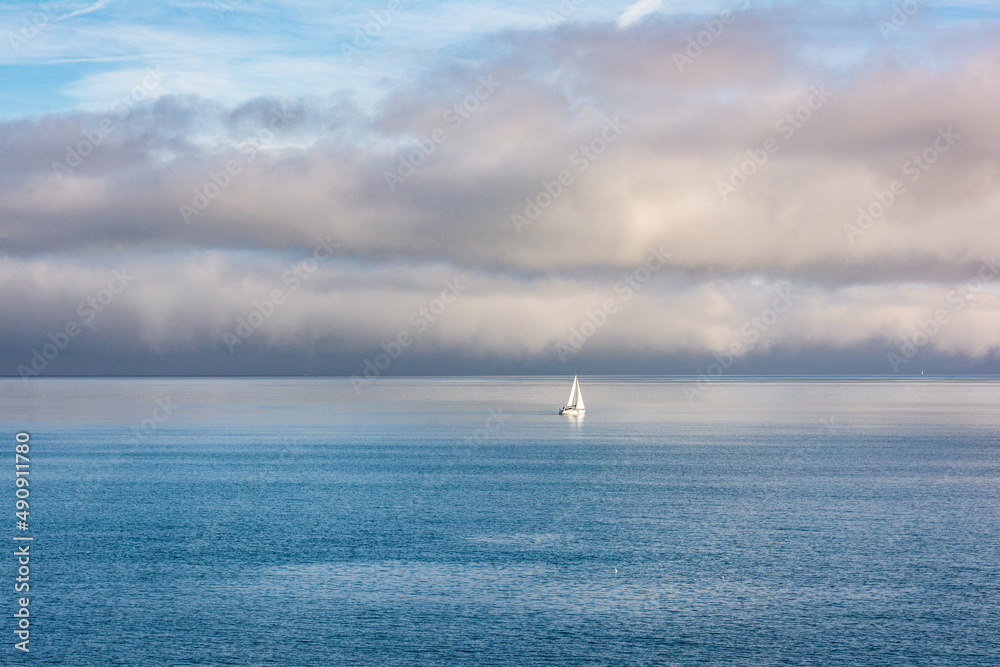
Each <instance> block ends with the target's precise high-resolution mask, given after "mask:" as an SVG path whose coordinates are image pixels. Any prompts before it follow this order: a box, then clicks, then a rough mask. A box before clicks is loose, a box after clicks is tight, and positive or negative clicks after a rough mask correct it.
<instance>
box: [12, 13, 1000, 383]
mask: <svg viewBox="0 0 1000 667" xmlns="http://www.w3.org/2000/svg"><path fill="white" fill-rule="evenodd" d="M330 5H332V6H330ZM998 73H1000V7H997V5H996V4H995V3H993V2H975V1H969V2H950V1H943V2H919V1H918V0H904V1H897V2H885V1H881V0H880V1H875V0H872V1H869V2H844V1H827V2H796V1H784V2H779V1H772V2H764V1H761V2H754V1H752V0H726V1H722V2H713V1H701V0H684V1H677V2H671V1H669V0H662V1H658V0H638V1H637V2H601V3H598V2H594V1H588V0H560V1H556V0H552V1H550V2H545V1H543V2H519V1H514V2H510V1H507V2H503V3H500V2H493V1H491V0H488V1H486V2H479V3H475V4H472V3H458V2H445V1H440V2H435V1H432V0H426V1H420V0H410V1H405V2H404V1H402V0H386V1H384V2H383V1H378V2H338V3H322V2H308V1H303V2H281V3H274V2H251V1H249V0H246V1H243V0H179V1H166V2H155V3H154V2H139V1H127V0H126V1H115V0H96V1H81V2H71V1H56V2H50V3H29V2H23V3H22V2H8V3H4V4H2V5H0V374H3V375H10V376H21V377H27V378H32V377H44V376H60V375H81V374H82V375H215V374H219V375H343V376H354V377H355V381H356V386H358V387H359V388H360V387H363V386H366V383H368V382H371V381H374V380H375V379H376V378H378V377H381V376H388V375H414V374H416V375H433V374H507V373H513V374H535V373H545V374H551V373H556V374H574V373H580V374H587V373H602V374H635V373H641V374H653V375H659V374H677V375H696V376H697V375H702V376H704V377H706V378H711V377H715V376H718V375H723V374H727V375H732V374H774V375H796V374H873V375H897V374H898V375H901V376H902V375H914V374H918V375H919V374H920V373H921V372H926V373H928V374H940V373H950V374H965V373H997V372H1000V363H998V361H1000V358H998V352H1000V257H998V251H1000V227H998V224H997V223H998V221H1000V169H998V167H1000V115H998V114H997V109H998V108H1000V87H998V86H997V83H996V82H997V78H998V77H997V75H998Z"/></svg>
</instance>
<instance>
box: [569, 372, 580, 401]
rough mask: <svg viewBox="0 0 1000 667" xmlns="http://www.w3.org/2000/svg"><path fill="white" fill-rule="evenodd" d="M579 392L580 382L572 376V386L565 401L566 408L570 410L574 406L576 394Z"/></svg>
mask: <svg viewBox="0 0 1000 667" xmlns="http://www.w3.org/2000/svg"><path fill="white" fill-rule="evenodd" d="M578 391H580V382H579V381H578V380H577V378H576V376H575V375H574V376H573V386H572V387H570V388H569V398H568V399H566V407H568V408H571V407H573V406H574V405H576V393H577V392H578Z"/></svg>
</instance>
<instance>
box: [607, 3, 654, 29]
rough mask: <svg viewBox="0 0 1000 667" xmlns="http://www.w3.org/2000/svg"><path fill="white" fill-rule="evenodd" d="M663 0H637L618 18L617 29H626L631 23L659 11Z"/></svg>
mask: <svg viewBox="0 0 1000 667" xmlns="http://www.w3.org/2000/svg"><path fill="white" fill-rule="evenodd" d="M662 6H663V0H637V1H636V2H634V3H632V4H631V5H629V6H628V7H627V8H626V9H625V11H624V12H622V15H621V16H619V17H618V27H619V28H627V27H629V26H630V25H632V24H633V23H637V22H639V21H641V20H642V19H643V18H645V17H646V16H649V15H650V14H653V13H655V12H657V11H659V10H660V8H661V7H662Z"/></svg>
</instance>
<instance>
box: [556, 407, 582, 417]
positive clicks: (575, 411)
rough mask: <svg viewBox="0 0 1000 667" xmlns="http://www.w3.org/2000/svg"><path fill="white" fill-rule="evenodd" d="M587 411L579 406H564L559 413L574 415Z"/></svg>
mask: <svg viewBox="0 0 1000 667" xmlns="http://www.w3.org/2000/svg"><path fill="white" fill-rule="evenodd" d="M585 412H586V410H580V409H577V408H563V409H562V410H560V411H559V414H561V415H570V416H573V415H582V414H584V413H585Z"/></svg>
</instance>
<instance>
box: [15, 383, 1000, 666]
mask: <svg viewBox="0 0 1000 667" xmlns="http://www.w3.org/2000/svg"><path fill="white" fill-rule="evenodd" d="M571 381H572V377H558V378H553V377H505V378H435V379H425V378H413V379H379V380H377V381H375V382H372V383H370V384H367V385H365V386H361V387H357V388H355V387H354V386H352V384H351V383H350V381H348V380H341V379H321V378H294V379H263V378H262V379H38V380H35V381H31V382H28V383H25V382H22V381H21V380H19V379H6V380H0V424H2V425H3V438H4V439H5V440H6V442H7V444H6V448H7V451H8V455H7V458H6V460H7V461H8V466H9V468H8V471H7V472H4V473H3V479H5V480H7V481H6V482H5V485H6V487H5V488H6V490H5V491H4V492H3V493H2V496H0V497H3V498H6V500H5V501H4V502H5V503H6V504H7V505H8V523H9V528H8V535H9V537H8V538H7V540H8V547H7V548H6V549H4V551H5V552H7V553H8V555H7V556H4V557H3V558H0V576H2V580H0V590H3V591H6V593H5V594H4V596H3V598H4V599H3V601H2V604H3V605H4V609H6V610H8V613H6V614H4V616H5V618H6V619H7V620H6V621H3V622H2V623H3V626H4V627H2V628H0V630H2V632H0V636H3V637H5V638H6V640H5V645H4V646H3V649H2V653H0V655H3V656H4V657H3V658H2V659H0V663H3V664H15V663H17V664H20V663H27V662H31V663H38V664H65V665H195V664H198V665H418V664H419V665H434V664H446V665H542V664H562V665H653V664H657V665H693V664H718V665H761V664H773V665H949V666H950V665H997V664H1000V382H998V381H989V380H974V379H961V380H942V379H937V378H926V379H920V380H911V381H901V380H895V379H884V380H864V381H860V380H856V379H851V378H827V379H814V380H792V379H784V380H782V379H771V380H764V379H754V378H748V379H740V380H730V381H718V382H712V383H708V384H703V385H701V387H700V388H701V389H702V391H699V392H697V396H694V395H692V390H693V389H694V388H695V385H694V384H693V382H692V381H691V380H690V379H688V380H685V379H678V378H651V377H581V387H582V390H583V394H584V397H585V399H586V401H587V414H586V416H585V417H584V418H582V419H581V418H570V417H561V416H559V415H558V414H556V412H557V410H558V408H559V407H561V406H562V404H563V402H564V401H565V400H566V396H567V395H568V393H569V388H570V383H571ZM689 396H690V397H691V398H692V400H688V399H689ZM161 418H162V419H161ZM22 430H24V431H27V432H29V433H30V436H31V441H30V444H31V451H30V466H31V467H30V471H31V477H30V479H31V486H30V491H31V495H30V501H31V504H30V534H31V535H33V536H34V537H35V541H34V542H33V543H32V547H31V548H32V551H31V553H32V558H31V591H30V598H31V603H30V606H31V640H30V647H31V653H30V656H25V655H23V654H21V652H18V651H15V650H14V648H13V644H14V641H16V636H15V635H14V633H13V629H14V625H15V619H14V618H12V614H13V613H14V611H15V610H16V609H17V606H16V600H17V597H18V595H17V594H15V593H14V592H13V585H14V578H15V577H16V576H17V573H16V568H17V564H16V562H15V558H14V557H13V556H12V555H10V554H12V552H13V550H14V547H13V545H15V544H17V543H15V542H12V541H10V540H11V537H12V536H13V535H17V534H24V533H19V531H18V530H16V529H15V526H14V522H15V519H14V516H13V514H14V490H15V489H14V483H13V479H14V475H13V470H14V469H13V464H14V456H13V452H14V444H15V442H14V438H15V434H16V433H17V432H18V431H22Z"/></svg>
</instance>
